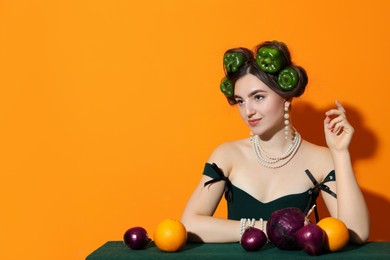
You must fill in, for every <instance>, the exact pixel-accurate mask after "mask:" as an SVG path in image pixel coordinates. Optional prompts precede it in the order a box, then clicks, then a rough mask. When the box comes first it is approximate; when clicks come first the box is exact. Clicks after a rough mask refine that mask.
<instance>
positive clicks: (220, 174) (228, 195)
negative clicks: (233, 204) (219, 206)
mask: <svg viewBox="0 0 390 260" xmlns="http://www.w3.org/2000/svg"><path fill="white" fill-rule="evenodd" d="M208 165H210V166H211V168H212V170H213V171H214V172H216V173H217V174H218V177H217V178H214V179H212V180H209V181H206V182H205V184H204V187H206V186H207V185H210V184H213V183H216V182H219V181H225V187H224V193H225V199H226V200H227V201H229V202H230V201H232V200H233V191H232V183H231V182H230V180H229V179H228V178H227V177H226V176H225V174H223V171H222V170H221V169H220V168H219V167H218V166H217V165H216V164H215V163H212V164H208Z"/></svg>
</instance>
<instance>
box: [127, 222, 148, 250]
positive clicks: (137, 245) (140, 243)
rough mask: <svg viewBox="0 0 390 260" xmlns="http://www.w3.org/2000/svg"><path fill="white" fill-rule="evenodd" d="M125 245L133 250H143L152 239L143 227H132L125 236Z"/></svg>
mask: <svg viewBox="0 0 390 260" xmlns="http://www.w3.org/2000/svg"><path fill="white" fill-rule="evenodd" d="M123 240H124V242H125V244H126V245H127V246H128V247H129V248H131V249H135V250H138V249H143V248H144V247H145V246H146V245H147V244H149V242H150V241H151V239H150V238H149V236H148V233H147V232H146V230H145V229H144V228H143V227H132V228H130V229H128V230H127V231H126V232H125V234H124V235H123Z"/></svg>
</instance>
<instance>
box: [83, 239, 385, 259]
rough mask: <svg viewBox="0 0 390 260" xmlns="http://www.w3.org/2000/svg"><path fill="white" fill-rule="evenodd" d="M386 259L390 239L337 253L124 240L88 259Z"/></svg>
mask: <svg viewBox="0 0 390 260" xmlns="http://www.w3.org/2000/svg"><path fill="white" fill-rule="evenodd" d="M168 258H169V259H185V260H188V259H283V260H285V259H302V258H307V259H309V258H311V259H323V258H327V259H354V260H356V259H364V260H371V259H386V260H390V242H370V243H367V244H365V245H362V246H356V245H348V246H347V247H345V248H344V249H343V250H342V251H340V252H333V253H326V254H322V255H320V256H309V255H307V254H306V253H305V252H303V251H284V250H279V249H278V248H275V247H274V246H272V245H270V244H267V245H266V246H265V247H263V248H262V249H260V250H259V251H256V252H247V251H245V250H244V249H243V248H242V247H241V245H240V244H239V243H229V244H186V245H185V247H184V248H183V249H182V250H181V251H179V252H173V253H168V252H161V251H160V250H159V249H158V248H157V247H156V245H155V244H154V243H153V242H152V243H150V244H149V245H148V246H147V247H146V248H144V249H141V250H132V249H129V248H128V247H127V246H126V245H125V244H124V243H123V241H109V242H107V243H105V244H104V245H103V246H102V247H100V248H98V249H96V250H95V251H94V252H92V253H91V254H90V255H89V256H87V258H86V259H87V260H123V259H168Z"/></svg>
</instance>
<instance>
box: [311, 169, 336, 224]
mask: <svg viewBox="0 0 390 260" xmlns="http://www.w3.org/2000/svg"><path fill="white" fill-rule="evenodd" d="M305 172H306V174H307V176H308V177H309V178H310V180H311V182H312V183H313V184H314V187H313V188H311V189H310V190H309V193H311V194H312V197H311V200H310V202H309V204H308V205H307V207H306V210H305V213H307V212H308V211H309V210H310V208H311V207H312V206H313V205H314V204H316V202H317V198H318V196H319V194H320V190H322V191H325V192H326V193H328V194H330V195H331V196H333V197H334V198H336V199H337V194H336V193H334V192H333V191H332V190H331V189H330V188H329V187H328V186H327V185H325V183H326V182H329V181H335V180H336V176H335V174H334V170H333V171H331V172H330V173H329V174H328V175H327V176H326V177H325V179H324V180H323V181H322V182H320V183H318V182H317V180H316V179H315V178H314V176H313V174H312V173H311V172H310V171H309V170H306V171H305ZM314 213H315V217H316V221H317V222H318V221H319V216H318V210H317V207H315V208H314Z"/></svg>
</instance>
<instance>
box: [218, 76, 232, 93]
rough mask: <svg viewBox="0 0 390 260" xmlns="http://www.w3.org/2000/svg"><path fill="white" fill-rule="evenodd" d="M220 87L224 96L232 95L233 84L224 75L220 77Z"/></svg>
mask: <svg viewBox="0 0 390 260" xmlns="http://www.w3.org/2000/svg"><path fill="white" fill-rule="evenodd" d="M220 89H221V91H222V93H223V94H225V96H226V97H231V96H233V84H232V82H231V81H230V80H229V79H228V78H226V77H224V78H223V79H222V82H221V85H220Z"/></svg>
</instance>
